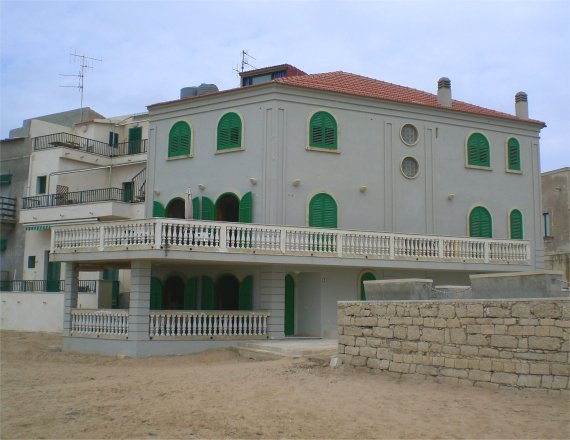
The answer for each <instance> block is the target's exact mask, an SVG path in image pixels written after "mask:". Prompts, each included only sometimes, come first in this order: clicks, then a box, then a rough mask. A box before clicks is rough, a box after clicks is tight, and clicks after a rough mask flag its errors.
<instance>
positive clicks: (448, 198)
mask: <svg viewBox="0 0 570 440" xmlns="http://www.w3.org/2000/svg"><path fill="white" fill-rule="evenodd" d="M454 198H455V194H449V195H448V196H447V200H449V201H450V202H451V201H452V200H453V199H454Z"/></svg>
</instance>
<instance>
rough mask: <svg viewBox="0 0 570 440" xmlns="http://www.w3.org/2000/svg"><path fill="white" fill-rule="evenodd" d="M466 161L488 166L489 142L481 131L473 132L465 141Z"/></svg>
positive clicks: (470, 163)
mask: <svg viewBox="0 0 570 440" xmlns="http://www.w3.org/2000/svg"><path fill="white" fill-rule="evenodd" d="M467 163H468V164H469V165H477V166H482V167H488V166H490V164H491V161H490V156H489V142H488V141H487V138H486V137H485V136H483V135H482V134H481V133H473V134H472V135H471V136H469V139H468V141H467Z"/></svg>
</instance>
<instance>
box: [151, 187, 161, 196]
mask: <svg viewBox="0 0 570 440" xmlns="http://www.w3.org/2000/svg"><path fill="white" fill-rule="evenodd" d="M152 193H153V194H154V195H155V196H159V195H160V190H159V189H158V188H155V189H153V190H152Z"/></svg>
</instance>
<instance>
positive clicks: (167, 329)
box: [149, 310, 270, 338]
mask: <svg viewBox="0 0 570 440" xmlns="http://www.w3.org/2000/svg"><path fill="white" fill-rule="evenodd" d="M269 315H270V312H268V311H233V310H232V311H229V310H228V311H222V310H218V311H214V310H211V311H208V310H199V311H178V310H160V311H159V310H157V311H153V312H151V313H150V314H149V318H150V319H149V335H150V337H151V338H155V337H170V338H176V337H184V336H194V337H200V338H203V337H210V338H213V337H238V336H247V337H250V338H258V337H266V336H267V318H268V317H269Z"/></svg>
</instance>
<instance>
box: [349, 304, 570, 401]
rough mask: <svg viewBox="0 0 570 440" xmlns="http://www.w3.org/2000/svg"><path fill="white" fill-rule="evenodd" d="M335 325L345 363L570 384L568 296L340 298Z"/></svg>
mask: <svg viewBox="0 0 570 440" xmlns="http://www.w3.org/2000/svg"><path fill="white" fill-rule="evenodd" d="M338 326H339V337H338V352H339V354H340V355H341V357H342V358H343V359H344V362H345V364H346V365H351V366H355V367H363V368H369V369H371V370H384V371H386V372H387V373H386V374H391V375H395V376H396V377H398V376H399V375H401V374H413V375H415V376H418V377H422V376H435V377H438V378H439V379H438V380H439V381H441V382H448V383H469V384H473V385H476V386H481V387H486V388H490V389H496V388H497V387H499V386H513V387H520V388H534V389H542V390H543V391H545V392H546V391H548V393H554V394H556V393H560V390H568V389H569V377H570V363H569V361H570V357H569V356H570V354H569V351H570V301H569V300H561V299H542V300H531V299H526V300H456V301H447V300H445V301H389V302H388V301H386V302H377V301H374V302H341V303H339V307H338Z"/></svg>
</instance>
